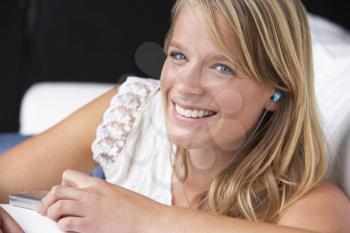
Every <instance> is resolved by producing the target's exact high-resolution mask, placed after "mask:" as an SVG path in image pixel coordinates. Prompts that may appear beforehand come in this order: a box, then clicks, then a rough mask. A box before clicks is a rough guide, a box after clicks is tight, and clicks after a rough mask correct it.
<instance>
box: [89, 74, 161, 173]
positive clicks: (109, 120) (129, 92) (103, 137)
mask: <svg viewBox="0 0 350 233" xmlns="http://www.w3.org/2000/svg"><path fill="white" fill-rule="evenodd" d="M157 87H159V81H158V80H153V79H144V78H137V77H129V78H128V79H127V81H126V82H124V83H123V84H122V85H121V86H120V87H119V90H118V93H117V94H116V95H115V96H113V98H112V100H111V104H110V107H109V108H108V109H107V111H106V112H105V114H104V116H103V121H102V123H101V124H100V125H99V126H98V128H97V131H96V139H95V140H94V142H93V144H92V147H91V148H92V152H93V158H94V160H95V161H97V162H98V163H100V165H101V166H102V167H104V166H108V165H111V164H114V163H115V162H116V161H117V159H118V156H119V154H120V153H121V152H122V150H123V148H124V145H125V143H126V139H127V137H128V135H129V133H130V131H131V129H132V126H133V124H134V122H135V120H136V117H137V114H138V110H139V109H140V107H141V105H142V103H143V102H145V100H146V98H147V97H148V96H149V94H150V93H151V92H152V91H153V90H155V89H156V88H157Z"/></svg>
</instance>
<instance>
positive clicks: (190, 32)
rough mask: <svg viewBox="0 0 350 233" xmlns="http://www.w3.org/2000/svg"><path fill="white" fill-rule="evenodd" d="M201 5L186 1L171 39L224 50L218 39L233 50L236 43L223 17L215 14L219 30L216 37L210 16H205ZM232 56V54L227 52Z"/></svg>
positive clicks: (219, 50)
mask: <svg viewBox="0 0 350 233" xmlns="http://www.w3.org/2000/svg"><path fill="white" fill-rule="evenodd" d="M200 9H201V8H200V7H196V6H194V5H191V4H190V3H185V4H184V5H183V6H181V8H180V10H179V13H178V15H177V18H176V21H175V24H174V31H173V35H172V38H171V41H176V42H178V43H180V44H185V45H187V46H191V47H193V46H195V47H201V46H205V48H206V50H207V51H209V50H211V51H217V52H223V51H222V49H221V48H220V46H219V43H218V41H217V39H219V40H221V42H222V43H223V44H224V46H225V47H226V48H228V49H229V50H231V51H233V50H234V43H233V40H232V38H233V37H230V36H229V35H230V33H228V32H227V31H228V30H227V28H228V27H227V24H226V23H225V22H224V19H223V17H221V16H220V15H219V14H215V17H214V22H212V23H213V26H214V27H215V29H216V30H217V32H218V36H219V38H216V39H215V37H214V34H213V31H212V28H211V26H210V24H209V21H208V19H207V18H208V17H205V16H204V13H203V11H202V10H200ZM227 55H230V56H232V54H227Z"/></svg>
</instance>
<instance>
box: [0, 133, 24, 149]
mask: <svg viewBox="0 0 350 233" xmlns="http://www.w3.org/2000/svg"><path fill="white" fill-rule="evenodd" d="M28 138H30V136H23V135H20V134H18V133H0V153H2V152H4V151H7V150H8V149H10V148H11V147H14V146H15V145H17V144H18V143H20V142H22V141H24V140H26V139H28Z"/></svg>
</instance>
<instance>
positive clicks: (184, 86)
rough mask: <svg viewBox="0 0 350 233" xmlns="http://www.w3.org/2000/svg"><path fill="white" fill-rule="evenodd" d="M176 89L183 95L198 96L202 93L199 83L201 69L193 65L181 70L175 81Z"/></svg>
mask: <svg viewBox="0 0 350 233" xmlns="http://www.w3.org/2000/svg"><path fill="white" fill-rule="evenodd" d="M176 85H177V89H178V91H179V93H180V94H182V95H184V96H191V95H195V96H200V95H202V94H203V93H204V90H203V87H202V85H201V69H200V67H199V66H197V65H195V66H193V67H191V68H189V69H188V70H187V71H185V72H183V73H182V74H181V75H180V77H179V79H178V81H177V83H176Z"/></svg>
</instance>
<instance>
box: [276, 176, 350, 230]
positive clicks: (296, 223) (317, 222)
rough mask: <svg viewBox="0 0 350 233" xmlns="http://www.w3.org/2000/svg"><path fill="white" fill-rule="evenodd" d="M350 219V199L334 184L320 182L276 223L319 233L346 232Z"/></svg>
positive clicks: (349, 227)
mask: <svg viewBox="0 0 350 233" xmlns="http://www.w3.org/2000/svg"><path fill="white" fill-rule="evenodd" d="M349 219H350V201H349V198H348V197H347V196H346V195H345V194H344V193H343V191H342V190H341V189H340V188H338V187H337V186H336V185H334V184H332V183H330V182H328V181H322V182H321V183H320V184H319V185H317V186H316V187H315V188H313V189H312V190H311V191H310V192H308V193H307V194H305V195H304V197H303V198H301V199H300V200H298V201H297V202H295V203H294V204H293V205H292V206H290V207H289V208H287V209H286V210H285V211H284V212H283V213H282V216H281V218H280V221H279V222H278V224H279V225H285V226H291V227H299V228H304V229H308V230H314V231H317V232H320V233H321V232H335V233H343V232H344V233H345V232H348V229H350V222H349Z"/></svg>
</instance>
